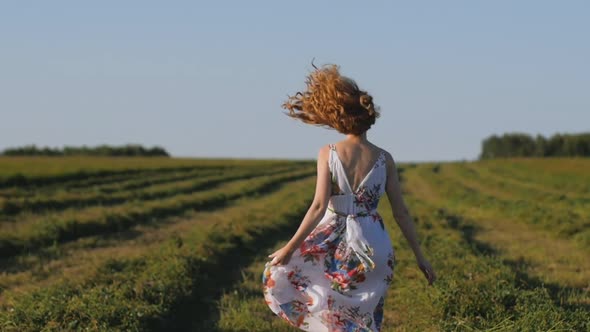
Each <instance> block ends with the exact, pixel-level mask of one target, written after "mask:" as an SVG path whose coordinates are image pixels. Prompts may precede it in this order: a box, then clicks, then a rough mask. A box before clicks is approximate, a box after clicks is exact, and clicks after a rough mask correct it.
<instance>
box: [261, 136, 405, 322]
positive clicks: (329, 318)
mask: <svg viewBox="0 0 590 332" xmlns="http://www.w3.org/2000/svg"><path fill="white" fill-rule="evenodd" d="M328 162H329V166H330V173H331V177H332V195H331V197H330V202H329V205H328V209H327V210H326V214H325V215H324V216H323V218H322V219H321V221H320V222H319V223H318V225H317V226H316V228H315V229H314V230H313V231H312V232H311V233H310V234H309V236H308V237H307V238H306V239H305V240H304V241H303V243H302V244H301V246H300V247H299V248H298V249H296V250H295V251H294V253H293V255H292V257H291V260H290V261H289V263H288V264H286V265H278V266H275V265H271V264H270V262H267V263H266V266H265V269H264V272H263V275H262V283H263V293H264V298H265V301H266V303H267V304H268V306H269V307H270V309H271V310H272V311H273V312H274V313H275V314H277V315H278V316H280V317H281V318H283V319H285V320H286V321H287V322H289V323H290V324H291V325H293V326H295V327H298V328H300V329H301V330H305V331H313V332H321V331H330V332H332V331H334V332H335V331H380V330H381V323H382V321H383V302H384V299H385V295H386V293H387V289H388V288H389V285H390V283H391V281H392V278H393V269H394V265H395V264H396V261H395V251H394V247H393V246H392V243H391V239H390V237H389V234H388V233H387V231H386V230H385V227H384V225H383V220H382V219H381V216H380V215H379V214H378V213H377V205H378V203H379V198H380V197H381V196H382V195H383V193H384V191H385V183H386V179H387V171H386V166H385V164H386V159H385V153H384V152H383V151H381V153H380V155H379V158H378V159H377V161H376V162H375V165H374V166H373V168H372V169H371V170H370V171H369V173H368V174H367V175H366V177H365V178H364V179H363V181H362V182H361V183H360V185H359V187H358V188H357V189H356V190H353V189H352V188H351V186H350V184H349V183H348V179H347V177H346V174H345V172H344V167H343V166H342V163H341V161H340V158H339V157H338V154H337V152H336V148H335V146H334V145H333V144H331V145H330V157H329V161H328Z"/></svg>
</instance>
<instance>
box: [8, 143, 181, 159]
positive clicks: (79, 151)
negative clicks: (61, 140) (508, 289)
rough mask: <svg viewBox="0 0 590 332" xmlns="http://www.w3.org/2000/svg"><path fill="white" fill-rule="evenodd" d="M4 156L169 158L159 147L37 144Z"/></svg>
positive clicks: (9, 152)
mask: <svg viewBox="0 0 590 332" xmlns="http://www.w3.org/2000/svg"><path fill="white" fill-rule="evenodd" d="M2 155H4V156H118V157H162V156H164V157H169V156H170V155H169V154H168V152H167V151H166V150H165V149H164V148H162V147H159V146H154V147H152V148H145V147H143V146H141V145H139V144H127V145H123V146H110V145H106V144H103V145H98V146H95V147H88V146H86V145H83V146H81V147H76V146H64V147H63V148H61V149H60V148H51V147H47V146H45V147H37V146H36V145H35V144H32V145H26V146H23V147H14V148H7V149H5V150H4V151H2Z"/></svg>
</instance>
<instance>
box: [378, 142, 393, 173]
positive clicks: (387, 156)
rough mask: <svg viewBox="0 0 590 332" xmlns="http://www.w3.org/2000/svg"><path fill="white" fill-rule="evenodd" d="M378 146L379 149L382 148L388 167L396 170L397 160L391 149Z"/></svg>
mask: <svg viewBox="0 0 590 332" xmlns="http://www.w3.org/2000/svg"><path fill="white" fill-rule="evenodd" d="M377 148H378V149H379V150H381V151H382V153H383V154H384V155H385V162H386V165H387V168H389V169H394V170H395V168H396V166H395V160H394V159H393V156H392V155H391V153H389V151H387V150H385V149H382V148H380V147H377Z"/></svg>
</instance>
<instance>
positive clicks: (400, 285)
mask: <svg viewBox="0 0 590 332" xmlns="http://www.w3.org/2000/svg"><path fill="white" fill-rule="evenodd" d="M419 168H420V167H418V168H409V169H407V170H406V172H405V173H411V174H409V175H410V176H408V177H407V178H408V179H409V180H407V181H404V192H406V201H407V202H408V205H409V207H410V211H411V212H412V214H413V216H414V219H415V221H416V223H417V229H418V233H419V238H420V240H421V242H422V246H423V248H424V251H425V253H426V255H427V257H428V258H429V260H430V261H431V263H432V264H433V266H434V268H435V270H436V271H437V274H438V276H439V280H438V281H437V282H436V283H435V286H434V287H429V286H427V285H426V281H425V279H424V277H423V275H422V273H421V272H420V271H419V269H418V268H417V266H416V263H415V258H414V256H413V254H412V252H411V250H410V248H409V247H408V245H407V242H406V240H405V239H404V238H403V236H402V235H401V232H400V230H399V228H398V227H397V226H396V225H395V222H394V219H393V216H392V214H391V209H390V208H389V204H387V202H386V201H384V202H382V203H381V204H380V206H379V211H380V214H381V215H382V216H383V218H384V220H385V224H386V227H387V230H388V232H389V234H390V236H391V237H392V240H393V244H394V248H395V250H396V258H397V262H396V266H395V269H394V280H393V283H392V285H391V288H390V289H389V291H388V292H389V293H388V298H387V300H386V302H385V310H384V311H385V320H384V323H383V324H384V325H383V330H382V331H383V332H387V331H412V332H413V331H531V332H532V331H588V329H590V323H589V322H588V319H587V312H588V311H587V310H588V309H587V308H585V307H583V306H580V307H567V306H564V305H563V304H562V302H561V301H560V298H565V297H572V296H583V295H581V291H580V293H579V294H578V295H572V294H565V293H559V292H558V293H552V291H551V290H550V289H548V288H545V287H543V284H542V282H540V281H539V280H536V279H534V278H529V277H527V276H525V275H522V274H521V272H520V271H518V270H517V269H515V268H514V265H512V264H510V263H509V262H506V260H505V259H504V258H502V257H500V256H498V253H497V252H495V251H493V249H491V248H489V247H488V246H487V245H485V244H483V243H479V242H477V241H476V240H475V239H474V237H473V235H474V234H473V233H474V232H476V231H477V229H476V228H473V226H471V225H467V224H465V223H464V221H463V220H462V218H461V217H460V216H457V215H454V214H450V213H449V212H448V211H447V210H445V209H444V207H443V206H437V205H432V204H431V203H430V198H428V199H426V197H425V196H424V195H428V193H427V192H426V191H425V190H424V191H422V190H420V189H421V187H420V186H418V184H417V183H416V182H414V180H415V178H416V177H414V175H417V174H418V175H417V176H418V177H420V176H421V175H419V173H418V172H417V170H418V169H419ZM430 184H431V185H432V186H433V187H436V183H430ZM288 238H289V237H288V236H285V237H284V238H282V241H286V240H288ZM282 241H280V242H279V243H278V245H277V246H276V247H275V248H279V247H280V246H281V245H283V244H284V242H282ZM265 253H266V252H264V253H261V254H260V255H259V256H258V257H257V259H256V260H255V261H254V262H253V264H251V265H249V266H248V267H247V268H245V269H244V271H243V278H242V280H241V281H240V282H238V283H236V284H235V285H234V287H233V288H232V289H230V290H228V291H226V292H225V294H224V296H223V297H222V298H221V300H220V303H219V310H220V318H219V320H218V322H217V323H216V325H215V329H211V331H216V330H217V331H227V332H230V331H260V332H264V331H268V332H270V331H273V332H287V331H291V332H294V331H298V329H295V328H292V327H290V326H289V325H288V324H287V323H286V322H284V321H283V320H282V319H280V318H278V317H276V316H275V315H274V314H273V313H272V312H271V311H270V310H269V309H268V307H267V305H266V304H265V303H264V301H263V298H262V293H261V292H262V291H261V280H260V278H261V273H262V270H263V268H264V262H265V261H266V260H267V258H266V257H265ZM564 292H566V291H564Z"/></svg>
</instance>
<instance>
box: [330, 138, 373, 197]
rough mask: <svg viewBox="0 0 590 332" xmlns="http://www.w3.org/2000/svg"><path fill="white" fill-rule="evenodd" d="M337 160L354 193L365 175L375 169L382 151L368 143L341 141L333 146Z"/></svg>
mask: <svg viewBox="0 0 590 332" xmlns="http://www.w3.org/2000/svg"><path fill="white" fill-rule="evenodd" d="M334 147H335V150H336V153H337V155H338V159H339V160H340V162H341V164H342V168H343V172H344V175H345V176H346V180H347V183H348V184H350V187H351V190H352V191H353V192H354V191H356V190H355V189H357V188H358V187H359V186H360V185H361V182H362V181H363V180H365V178H366V176H367V174H369V172H370V171H371V169H373V168H374V167H375V164H376V163H377V161H378V160H379V159H380V157H381V155H382V153H384V150H383V149H381V148H379V147H378V146H376V145H374V144H373V143H371V142H369V141H364V142H354V141H351V140H349V139H348V140H343V141H340V142H338V143H335V144H334Z"/></svg>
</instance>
